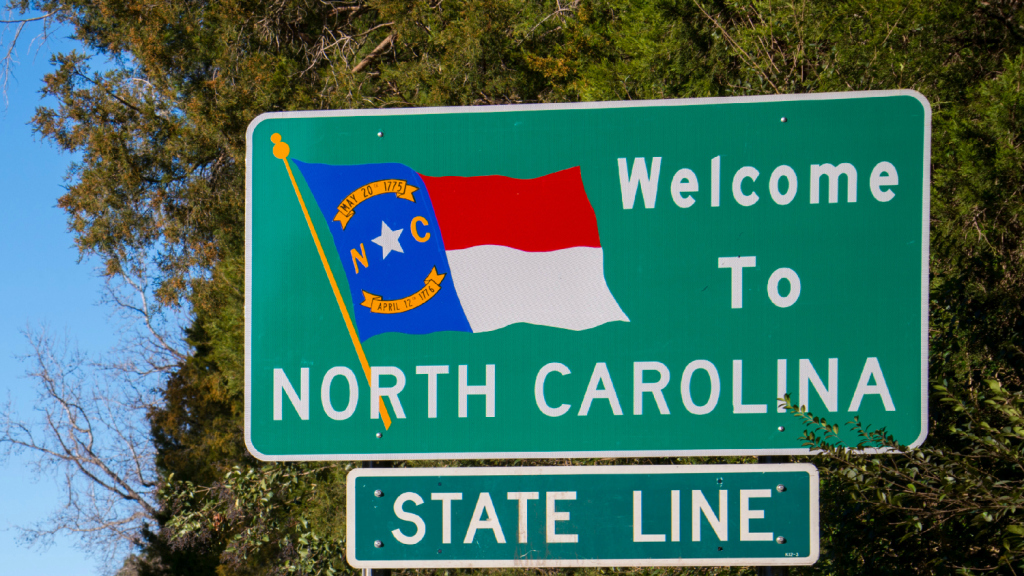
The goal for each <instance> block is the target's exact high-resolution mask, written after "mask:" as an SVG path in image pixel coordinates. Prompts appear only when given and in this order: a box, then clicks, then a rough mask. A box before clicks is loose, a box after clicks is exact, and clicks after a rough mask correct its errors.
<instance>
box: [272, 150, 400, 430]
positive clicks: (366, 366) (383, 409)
mask: <svg viewBox="0 0 1024 576" xmlns="http://www.w3.org/2000/svg"><path fill="white" fill-rule="evenodd" d="M270 141H271V142H273V143H274V157H275V158H280V159H281V161H282V162H284V167H285V169H286V170H288V177H289V178H291V181H292V187H293V188H294V189H295V197H296V198H298V199H299V206H302V214H303V216H305V217H306V224H307V225H308V226H309V233H310V234H312V235H313V243H314V244H316V251H317V252H318V253H319V254H320V262H321V263H322V264H323V265H324V272H327V279H328V280H330V281H331V290H334V299H335V300H337V301H338V309H340V310H341V316H342V317H343V318H344V319H345V327H347V328H348V335H349V337H350V338H351V339H352V346H354V347H355V349H356V355H357V356H359V363H360V364H361V365H362V366H363V374H365V375H366V383H367V384H369V385H370V386H373V382H372V380H370V363H369V362H367V361H366V353H365V352H363V345H362V343H361V342H359V335H358V334H356V326H355V324H353V323H352V317H351V316H349V314H348V308H347V307H346V306H345V301H344V300H343V299H342V298H341V290H339V289H338V283H337V282H336V281H335V280H334V273H333V272H331V265H330V264H328V263H327V255H326V254H324V247H323V246H322V245H321V244H320V237H319V236H317V234H316V228H314V227H313V220H312V219H310V217H309V210H307V209H306V203H305V202H304V201H303V200H302V193H301V192H299V184H298V183H297V182H296V181H295V174H293V173H292V166H291V164H289V163H288V153H289V152H290V151H291V149H290V148H289V147H288V144H286V143H284V142H282V141H281V135H280V134H274V135H273V136H271V137H270ZM377 402H378V407H379V408H380V418H381V420H383V421H384V429H385V430H387V429H389V428H391V415H390V414H388V408H387V406H385V405H384V399H383V398H377Z"/></svg>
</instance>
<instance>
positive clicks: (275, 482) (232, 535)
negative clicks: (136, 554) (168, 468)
mask: <svg viewBox="0 0 1024 576" xmlns="http://www.w3.org/2000/svg"><path fill="white" fill-rule="evenodd" d="M349 468H350V467H347V466H333V465H326V466H313V465H303V464H270V465H265V466H262V467H260V468H245V469H243V468H241V467H239V466H235V467H233V468H232V469H231V470H229V471H228V472H227V473H226V474H224V477H223V480H221V481H220V482H217V483H216V484H214V485H213V486H212V487H202V486H197V485H196V484H194V483H192V482H189V481H183V482H182V481H176V480H175V479H174V476H173V474H172V475H171V476H170V477H169V478H168V481H167V483H166V484H165V485H164V488H163V494H162V496H163V498H164V500H165V502H166V503H167V506H168V509H169V510H170V511H171V512H172V513H173V514H174V517H173V518H171V520H170V521H169V522H168V523H167V525H166V528H167V530H169V531H170V532H171V533H173V537H172V542H184V543H187V544H189V545H191V546H195V545H197V544H198V545H204V544H211V543H216V544H219V545H221V546H223V553H222V554H221V561H222V562H223V563H224V565H226V566H227V567H230V568H232V569H236V570H237V571H238V572H239V573H246V572H248V570H247V567H252V566H264V567H266V569H264V570H261V571H260V573H265V574H313V575H322V574H328V575H330V574H335V573H337V572H339V571H345V570H346V566H345V564H344V562H343V561H342V557H343V556H344V543H345V535H344V532H343V530H342V529H341V525H340V524H337V523H335V524H327V523H325V522H323V519H324V518H333V517H344V515H345V508H344V505H343V503H344V494H343V493H342V492H341V491H340V490H339V487H340V486H343V485H344V477H345V474H346V473H347V472H348V470H349ZM310 517H312V518H313V519H312V520H311V519H310ZM317 519H319V521H318V520H317ZM218 547H219V546H218Z"/></svg>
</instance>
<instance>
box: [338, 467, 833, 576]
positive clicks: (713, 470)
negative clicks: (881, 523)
mask: <svg viewBox="0 0 1024 576" xmlns="http://www.w3.org/2000/svg"><path fill="white" fill-rule="evenodd" d="M751 472H806V473H807V474H808V476H810V478H809V480H808V481H809V488H810V500H811V501H810V513H811V517H810V522H809V524H810V542H811V551H810V555H808V556H806V557H804V558H649V559H636V558H629V559H618V558H598V559H589V558H581V559H576V560H566V559H561V560H545V559H536V560H514V559H509V560H435V561H429V560H390V561H382V562H374V561H363V560H358V559H357V558H355V549H356V538H357V535H356V519H355V514H356V500H355V493H356V491H355V489H354V484H355V481H356V479H358V478H364V477H389V478H394V477H400V476H562V475H570V474H572V475H594V476H599V475H602V474H628V475H639V474H729V473H731V474H738V473H751ZM818 489H819V481H818V469H817V468H816V467H814V466H813V465H811V464H719V465H715V464H711V465H700V464H691V465H679V466H525V467H494V468H356V469H355V470H352V471H351V472H349V473H348V477H347V479H346V488H345V490H346V506H347V511H346V518H345V524H346V527H345V530H346V537H347V538H346V542H345V560H347V561H348V563H349V565H350V566H352V567H353V568H406V569H408V568H511V567H515V568H542V567H547V568H568V567H576V568H579V567H585V566H810V565H811V564H814V563H815V562H817V561H818V556H819V555H820V550H819V539H820V531H819V526H818V508H819V503H818Z"/></svg>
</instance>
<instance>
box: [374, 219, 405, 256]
mask: <svg viewBox="0 0 1024 576" xmlns="http://www.w3.org/2000/svg"><path fill="white" fill-rule="evenodd" d="M402 230H403V229H398V230H392V229H391V228H388V225H387V223H386V222H381V223H380V236H378V237H376V238H374V239H373V240H372V242H373V243H374V244H376V245H377V246H380V247H381V248H383V249H384V256H382V257H381V259H382V260H383V259H384V258H387V257H388V254H391V252H401V253H402V254H405V250H402V245H401V244H399V243H398V237H399V236H401V235H402Z"/></svg>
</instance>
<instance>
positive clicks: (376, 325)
mask: <svg viewBox="0 0 1024 576" xmlns="http://www.w3.org/2000/svg"><path fill="white" fill-rule="evenodd" d="M293 161H294V162H295V165H296V166H298V168H299V171H300V172H301V173H302V176H303V178H304V179H305V180H306V183H307V184H308V186H309V188H310V190H311V191H312V193H313V196H314V197H315V198H316V202H317V205H318V206H319V207H320V211H321V213H322V214H323V216H324V218H325V219H326V221H327V223H328V226H329V228H330V230H331V233H332V235H333V238H334V244H335V247H336V248H337V250H338V255H339V256H340V258H341V262H342V264H343V266H344V268H345V274H346V277H347V278H348V284H349V287H350V289H351V291H352V298H353V303H354V304H355V318H356V324H357V326H358V329H359V338H360V339H361V340H363V341H365V340H366V339H368V338H370V337H372V336H375V335H377V334H381V333H384V332H402V333H405V334H428V333H431V332H438V331H445V330H449V331H463V332H488V331H491V330H497V329H499V328H504V327H505V326H508V325H510V324H515V323H520V322H522V323H528V324H536V325H540V326H552V327H555V328H563V329H567V330H587V329H589V328H594V327H595V326H599V325H601V324H604V323H606V322H613V321H617V320H618V321H623V322H628V321H629V319H628V318H627V317H626V315H625V314H624V313H623V312H622V309H621V308H619V305H618V303H616V301H615V298H614V297H613V296H612V294H611V292H610V291H609V290H608V286H607V284H606V283H605V279H604V254H603V251H602V249H601V240H600V237H599V235H598V230H597V219H596V217H595V216H594V210H593V208H592V207H591V205H590V201H589V200H588V199H587V194H586V191H585V190H584V189H583V181H582V179H581V177H580V170H579V168H578V167H577V168H570V169H567V170H563V171H561V172H555V173H553V174H548V175H546V176H541V177H539V178H533V179H528V180H521V179H516V178H508V177H505V176H474V177H461V176H426V175H421V174H418V173H416V172H415V171H413V170H412V169H411V168H409V167H408V166H405V165H403V164H364V165H358V166H333V165H325V164H306V163H303V162H299V161H295V160H293Z"/></svg>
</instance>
